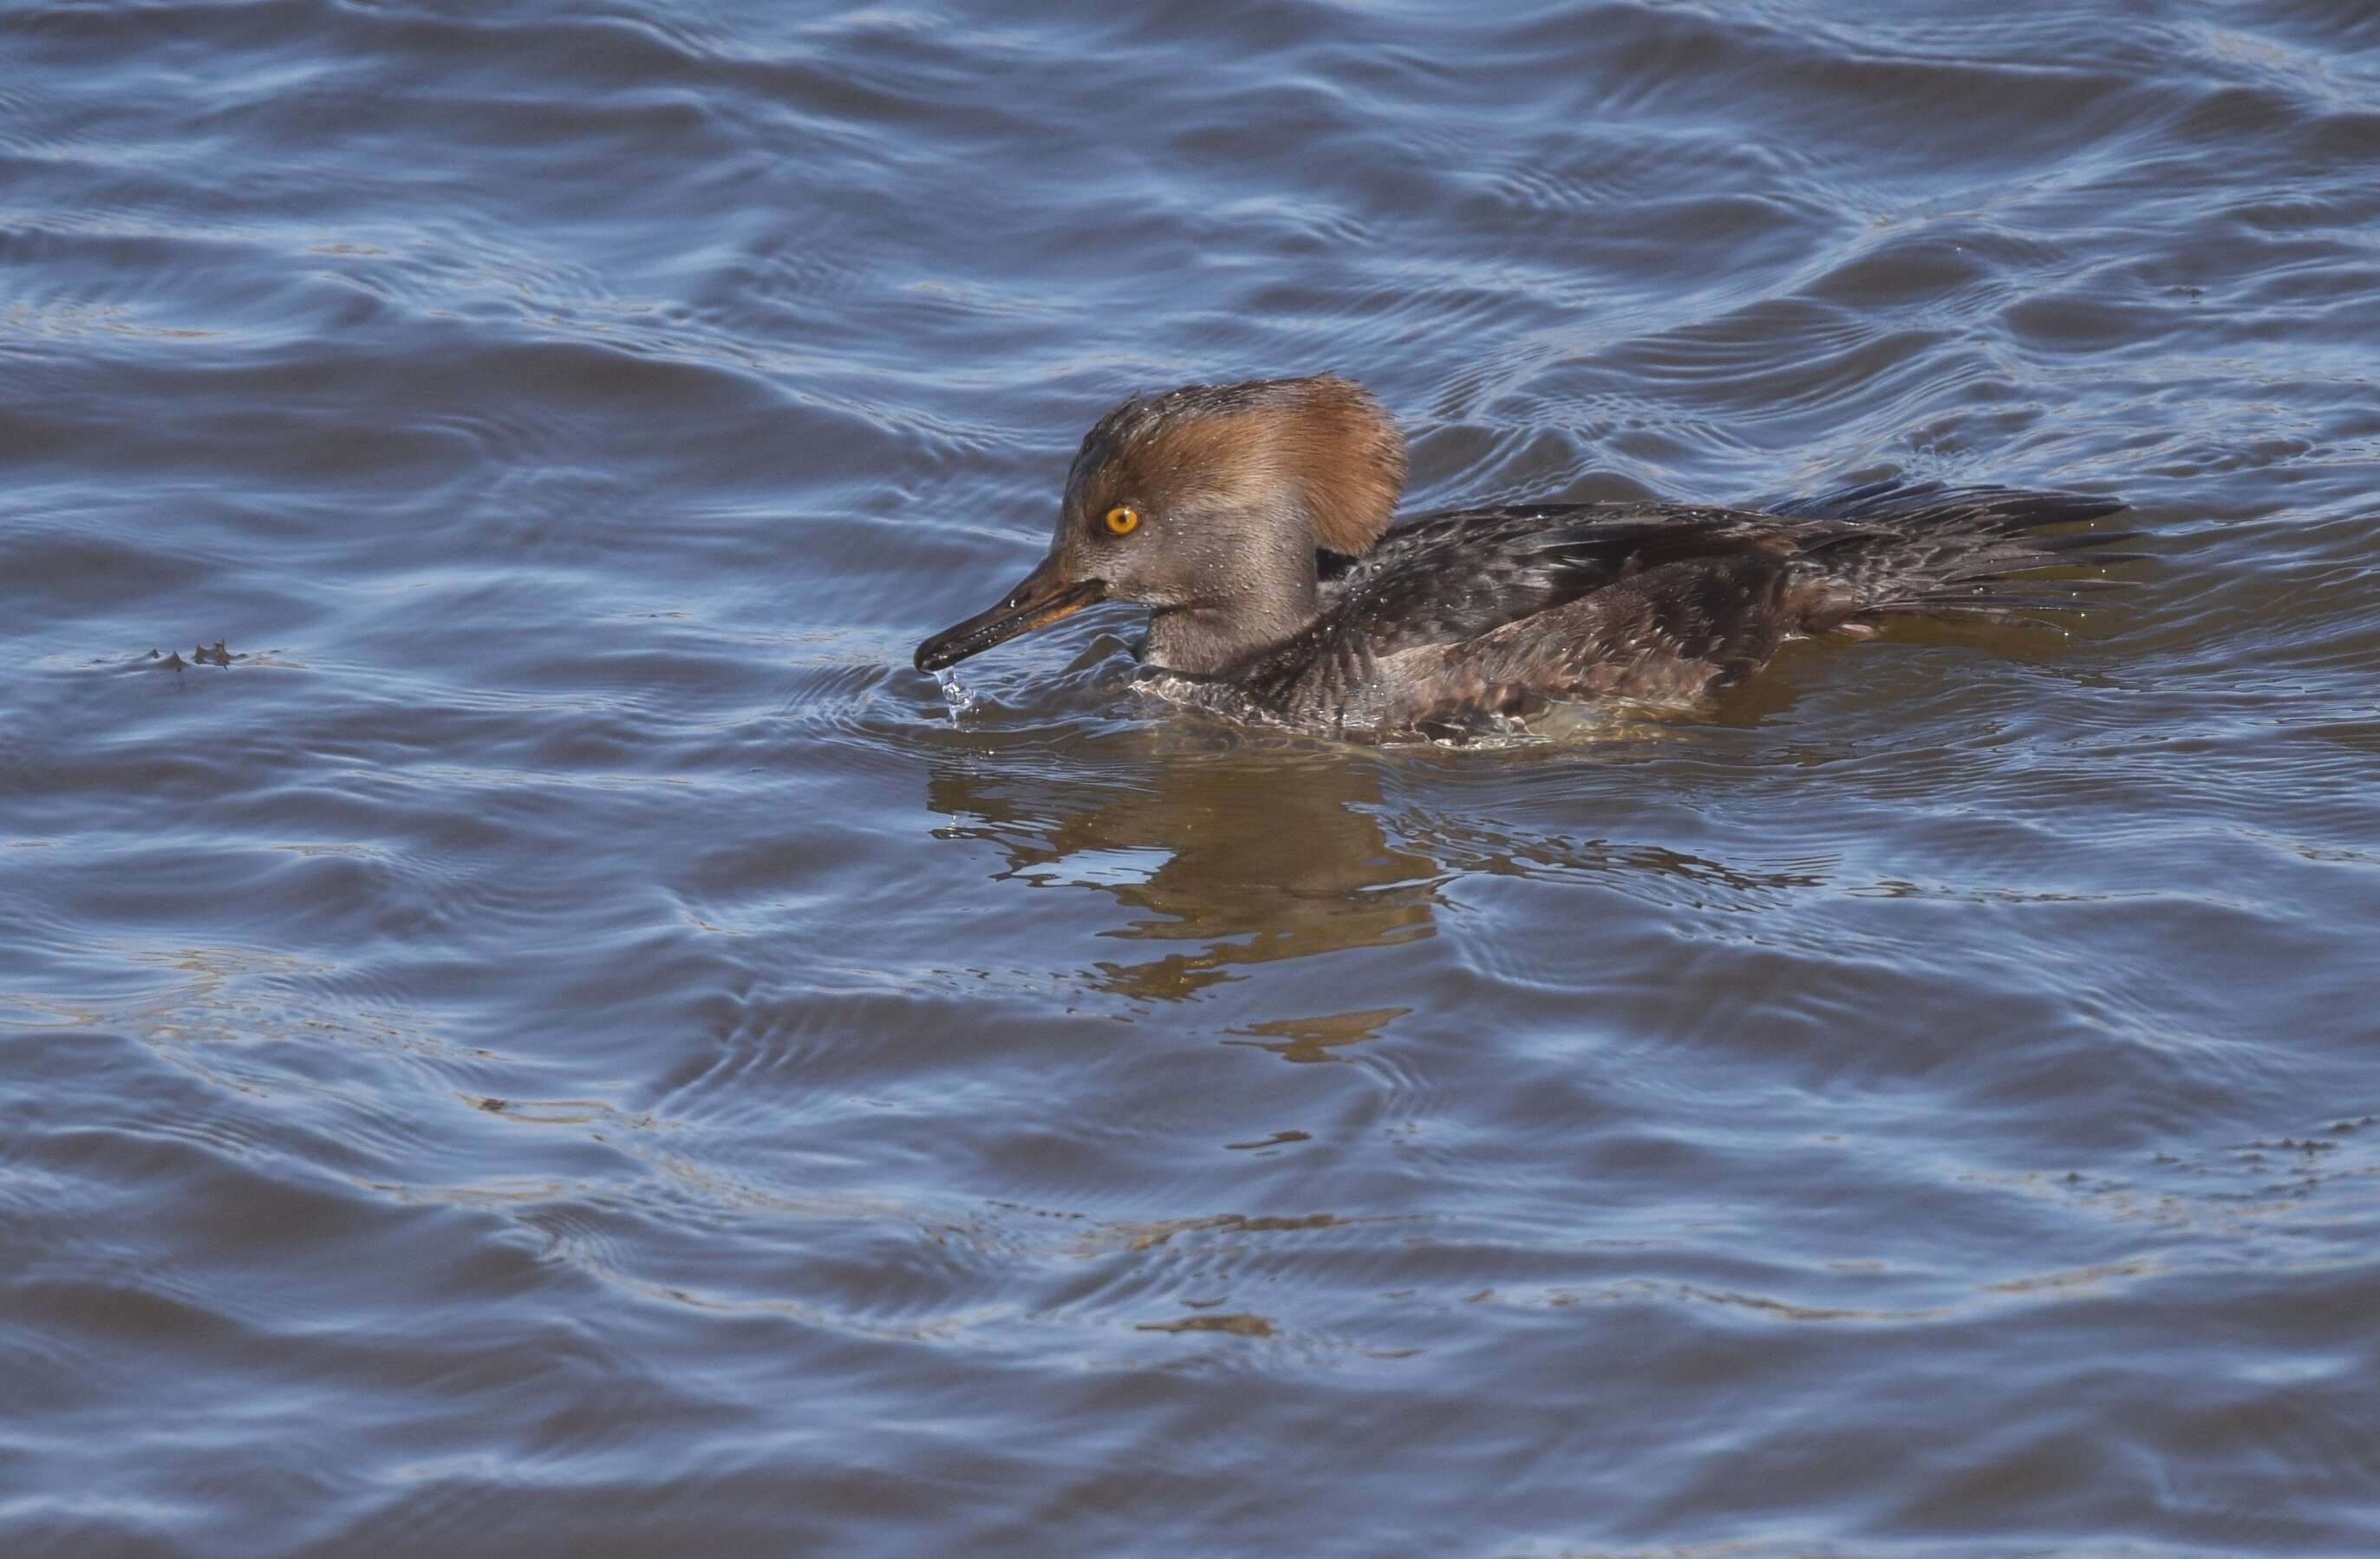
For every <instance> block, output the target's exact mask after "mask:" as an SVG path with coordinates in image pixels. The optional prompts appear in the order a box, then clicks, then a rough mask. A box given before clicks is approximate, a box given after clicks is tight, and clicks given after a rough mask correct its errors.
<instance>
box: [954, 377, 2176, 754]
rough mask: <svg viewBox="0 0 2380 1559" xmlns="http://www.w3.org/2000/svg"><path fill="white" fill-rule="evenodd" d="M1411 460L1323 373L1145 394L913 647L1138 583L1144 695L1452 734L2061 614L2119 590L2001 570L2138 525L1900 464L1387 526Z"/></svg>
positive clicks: (1694, 691)
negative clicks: (1951, 630)
mask: <svg viewBox="0 0 2380 1559" xmlns="http://www.w3.org/2000/svg"><path fill="white" fill-rule="evenodd" d="M1404 478H1405V451H1404V440H1403V437H1402V436H1401V435H1400V434H1399V433H1398V432H1397V428H1396V424H1395V423H1394V422H1393V421H1391V420H1390V418H1389V415H1388V413H1387V412H1385V411H1383V410H1382V409H1381V408H1380V406H1379V403H1378V402H1377V401H1375V400H1374V399H1373V398H1372V397H1371V396H1369V395H1368V394H1366V392H1365V391H1364V390H1363V389H1362V388H1360V387H1359V386H1357V385H1355V384H1351V383H1349V382H1348V381H1346V380H1344V379H1341V378H1339V377H1337V376H1335V375H1332V374H1318V375H1316V376H1314V377H1312V378H1305V379H1262V380H1254V381H1251V382H1249V383H1246V384H1186V385H1184V386H1183V387H1182V388H1181V389H1178V390H1172V391H1169V392H1168V393H1166V394H1164V395H1161V396H1135V397H1133V398H1132V399H1131V400H1128V401H1126V402H1124V403H1123V405H1122V406H1119V407H1117V408H1115V409H1114V410H1112V411H1111V412H1109V413H1108V414H1107V415H1106V416H1104V417H1102V418H1100V419H1099V421H1098V422H1097V423H1096V424H1095V425H1093V427H1092V429H1091V431H1090V432H1089V433H1088V434H1087V436H1086V437H1085V438H1084V440H1083V447H1082V449H1081V451H1080V452H1079V453H1078V454H1076V455H1075V463H1074V467H1073V469H1071V470H1070V471H1069V472H1068V473H1067V476H1066V492H1065V497H1064V500H1063V501H1062V504H1061V505H1060V507H1059V511H1058V529H1057V534H1056V536H1055V537H1054V538H1053V539H1052V540H1051V542H1050V552H1049V555H1047V556H1046V557H1044V558H1043V559H1042V560H1041V562H1040V564H1039V565H1038V566H1037V567H1035V568H1034V570H1033V571H1032V572H1031V573H1030V574H1027V575H1026V577H1025V579H1024V581H1023V582H1022V583H1020V584H1019V585H1018V586H1017V587H1016V588H1015V589H1014V590H1013V591H1010V592H1009V593H1008V595H1007V596H1006V597H1005V598H1003V599H1002V601H1001V603H999V604H998V605H996V606H994V607H992V608H991V609H990V611H987V612H983V613H981V614H978V615H976V616H973V617H970V618H968V619H967V620H966V621H965V622H963V623H960V624H958V625H956V626H955V627H951V628H948V629H945V630H944V631H943V632H941V633H938V634H936V635H934V637H933V638H931V639H927V640H926V641H925V642H924V643H923V644H920V645H919V646H917V669H918V670H920V671H940V670H941V669H942V668H943V667H945V666H950V665H954V664H957V663H958V662H960V661H963V660H965V659H966V658H967V657H968V656H970V655H973V654H976V653H977V652H981V651H984V650H988V649H990V647H991V646H993V645H995V644H998V643H1000V642H1002V640H1004V639H1012V638H1014V637H1015V636H1016V635H1017V634H1020V633H1024V632H1026V631H1027V630H1028V629H1032V628H1037V627H1042V626H1044V625H1045V624H1049V623H1054V622H1056V621H1057V620H1058V619H1059V618H1061V617H1065V616H1070V615H1073V614H1075V612H1078V611H1080V610H1081V609H1082V608H1084V607H1086V606H1087V605H1090V604H1091V603H1094V602H1099V601H1130V602H1137V603H1141V604H1144V605H1146V606H1147V607H1148V608H1149V609H1150V617H1149V625H1148V639H1147V643H1146V644H1145V645H1144V646H1143V647H1142V652H1141V661H1142V667H1141V676H1140V678H1139V682H1140V684H1141V685H1142V686H1143V687H1146V688H1148V689H1149V690H1151V691H1153V692H1156V693H1159V694H1160V695H1162V696H1165V697H1167V698H1169V699H1172V700H1177V701H1180V702H1184V703H1192V704H1197V705H1201V706H1203V707H1206V708H1209V709H1213V710H1217V711H1220V712H1221V713H1227V714H1230V715H1233V716H1236V717H1238V718H1240V719H1244V720H1253V721H1259V722H1265V723H1270V724H1280V725H1293V726H1297V727H1301V728H1303V729H1306V730H1313V731H1320V732H1324V733H1328V734H1330V735H1333V736H1340V737H1358V738H1363V739H1369V740H1379V739H1384V738H1390V737H1400V736H1444V735H1452V734H1459V733H1462V732H1466V731H1475V730H1480V729H1502V728H1510V727H1511V725H1513V724H1514V723H1516V722H1522V721H1525V720H1526V719H1527V717H1528V716H1529V715H1531V714H1533V713H1536V712H1537V711H1539V710H1541V709H1543V708H1545V707H1546V706H1547V705H1548V704H1550V703H1554V702H1561V701H1571V700H1585V699H1594V698H1606V697H1618V698H1632V699H1644V700H1660V701H1683V700H1691V699H1693V698H1694V697H1696V696H1697V695H1699V694H1701V693H1703V692H1705V691H1706V690H1707V689H1710V688H1718V687H1724V686H1726V685H1727V684H1729V683H1731V682H1735V681H1738V680H1741V679H1742V678H1743V677H1745V676H1749V675H1751V674H1752V673H1753V672H1755V671H1757V670H1759V669H1760V667H1762V666H1763V665H1765V664H1767V663H1768V660H1769V658H1770V657H1771V656H1772V655H1774V654H1775V653H1776V651H1777V648H1778V646H1779V644H1781V643H1783V642H1784V641H1785V640H1786V639H1793V638H1800V637H1805V636H1815V635H1817V634H1823V633H1835V634H1840V635H1844V636H1846V637H1849V638H1854V639H1865V638H1868V637H1870V636H1872V635H1874V634H1875V632H1876V627H1877V624H1878V623H1879V621H1880V620H1881V619H1883V618H1885V617H1888V616H1891V615H1897V614H1906V613H1938V612H1949V613H1964V614H1972V615H1986V616H1995V617H2005V616H2010V615H2021V614H2025V613H2029V612H2034V611H2040V610H2045V609H2054V608H2060V607H2072V606H2075V605H2077V604H2079V601H2078V599H2077V598H2078V597H2079V596H2081V595H2083V593H2086V592H2088V591H2092V590H2105V589H2113V588H2117V587H2116V586H2115V585H2113V584H2112V583H2111V582H2109V581H2106V580H2097V579H2054V580H2052V579H2026V580H2022V581H2020V582H2018V583H2016V584H2015V585H2014V587H2013V588H2011V587H2010V583H2009V576H2010V575H2011V574H2019V573H2025V572H2027V571H2030V570H2034V569H2040V568H2046V567H2050V566H2057V565H2062V564H2070V563H2073V562H2075V561H2078V560H2077V559H2075V558H2074V557H2072V556H2071V555H2070V554H2074V553H2078V552H2082V551H2083V550H2085V549H2090V548H2095V547H2100V546H2104V545H2105V544H2107V543H2108V542H2117V541H2123V540H2128V539H2130V538H2129V536H2126V535H2116V534H2110V533H2106V532H2088V531H2086V532H2080V533H2071V534H2064V535H2058V536H2054V537H2047V536H2042V535H2039V534H2037V532H2038V531H2040V530H2043V529H2044V528H2046V527H2050V526H2057V525H2064V524H2069V523H2074V522H2079V521H2084V520H2092V519H2097V518H2101V517H2102V516H2105V515H2109V514H2113V513H2115V512H2116V511H2118V510H2119V509H2122V508H2123V507H2124V506H2125V505H2123V504H2122V503H2120V502H2119V501H2117V500H2115V499H2112V498H2098V497H2086V496H2083V495H2080V494H2076V493H2022V492H2016V491H2013V490H2011V489H2008V488H1997V487H1976V488H1946V487H1943V486H1941V485H1939V484H1928V485H1924V486H1900V485H1897V484H1894V483H1889V482H1887V483H1878V484H1875V485H1871V486H1867V487H1862V488H1855V489H1852V490H1851V491H1848V492H1845V493H1837V494H1834V495H1833V496H1832V497H1829V498H1827V499H1824V500H1821V501H1818V502H1816V503H1811V504H1803V505H1785V506H1783V507H1781V508H1779V509H1776V510H1773V511H1769V512H1755V511H1750V510H1743V509H1730V508H1712V507H1706V506H1704V505H1693V504H1668V503H1658V502H1635V501H1621V502H1606V503H1595V504H1558V505H1504V506H1499V507H1494V508H1477V509H1454V510H1444V511H1440V512H1438V513H1433V514H1425V515H1420V516H1416V517H1415V518H1410V519H1407V520H1405V521H1404V522H1403V523H1402V524H1400V525H1397V526H1396V527H1395V528H1393V529H1391V528H1390V523H1389V521H1390V515H1391V514H1392V513H1393V511H1394V510H1395V508H1396V504H1397V499H1398V497H1399V495H1400V494H1401V493H1403V489H1404ZM2132 555H2136V554H2107V553H2101V554H2096V555H2095V557H2093V558H2090V559H2087V560H2083V561H2091V562H2102V563H2105V562H2119V561H2128V560H2129V559H2130V557H2131V556H2132Z"/></svg>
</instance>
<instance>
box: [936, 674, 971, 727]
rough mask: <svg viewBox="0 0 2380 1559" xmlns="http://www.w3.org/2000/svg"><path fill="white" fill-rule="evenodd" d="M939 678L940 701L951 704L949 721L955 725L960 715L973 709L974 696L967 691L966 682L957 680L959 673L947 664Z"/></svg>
mask: <svg viewBox="0 0 2380 1559" xmlns="http://www.w3.org/2000/svg"><path fill="white" fill-rule="evenodd" d="M940 680H941V685H942V701H943V702H944V703H947V704H949V705H950V706H951V723H952V724H953V725H956V724H957V723H958V721H959V719H960V717H961V716H963V715H965V714H968V713H972V712H973V711H974V709H975V706H976V703H977V700H976V696H975V695H974V694H973V693H971V692H968V691H967V688H966V684H965V683H964V682H961V681H960V680H959V674H958V673H957V672H954V671H953V670H952V669H951V668H950V667H948V666H944V667H943V668H942V669H941V673H940Z"/></svg>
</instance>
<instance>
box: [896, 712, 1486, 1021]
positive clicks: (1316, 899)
mask: <svg viewBox="0 0 2380 1559" xmlns="http://www.w3.org/2000/svg"><path fill="white" fill-rule="evenodd" d="M1379 782H1380V772H1379V767H1378V762H1377V761H1374V760H1372V759H1370V758H1369V757H1367V756H1365V755H1360V754H1354V753H1346V752H1339V751H1324V752H1320V753H1312V754H1308V753H1300V752H1295V751H1287V752H1284V751H1282V750H1280V749H1266V748H1252V749H1245V750H1231V749H1227V750H1222V751H1200V752H1169V753H1160V754H1155V755H1152V757H1151V760H1150V761H1147V762H1135V763H1131V764H1119V765H1111V766H1109V767H1108V768H1107V769H1106V770H1105V772H1104V773H1100V774H1099V775H1098V776H1097V777H1092V775H1091V773H1089V772H1088V766H1087V765H1074V766H1071V767H1070V768H1069V770H1068V771H1067V772H1063V773H1043V772H1039V771H1038V769H1028V768H1026V767H1024V766H1022V765H1019V766H1015V767H1002V768H993V767H989V766H985V765H981V764H979V763H978V762H976V761H960V760H955V759H953V760H950V761H942V762H939V763H937V764H936V765H935V767H934V770H933V772H932V773H930V775H929V779H928V782H927V790H928V794H927V801H928V805H929V806H930V807H931V808H932V809H933V810H935V811H937V812H940V813H941V814H943V815H944V816H946V817H948V818H950V819H951V820H952V821H951V822H950V823H949V824H948V825H947V827H946V828H945V829H944V830H943V832H945V833H946V834H951V835H953V836H956V837H962V838H977V839H985V840H989V841H990V842H992V843H994V844H996V845H998V846H999V847H1000V848H1001V850H1002V853H1003V854H1004V856H1005V857H1006V859H1007V867H1006V870H1005V871H1002V873H1000V875H1002V877H1025V878H1028V879H1032V880H1036V881H1045V882H1062V883H1074V884H1079V885H1082V886H1086V887H1096V888H1099V889H1100V890H1102V891H1104V892H1106V893H1109V894H1111V895H1113V896H1114V897H1115V898H1116V900H1117V901H1118V902H1119V903H1121V904H1123V905H1124V906H1126V907H1129V908H1130V909H1132V910H1135V911H1137V912H1139V913H1138V914H1136V915H1135V918H1134V919H1132V920H1130V921H1129V922H1128V923H1126V924H1124V925H1123V926H1120V927H1117V928H1116V929H1114V930H1113V931H1111V932H1106V933H1104V934H1106V935H1109V936H1113V937H1117V938H1121V939H1123V940H1125V941H1128V942H1137V943H1144V944H1159V946H1160V947H1161V949H1162V951H1157V952H1156V954H1155V956H1150V957H1147V958H1141V959H1103V960H1100V961H1099V962H1097V963H1096V964H1094V966H1093V968H1092V972H1091V976H1090V978H1091V983H1092V984H1093V985H1094V987H1095V988H1097V989H1099V990H1103V991H1107V992H1109V993H1113V994H1115V995H1119V996H1123V997H1127V998H1130V999H1133V1000H1137V1001H1179V1000H1183V999H1185V998H1187V997H1190V996H1194V995H1196V994H1198V993H1200V992H1203V991H1206V990H1208V989H1209V988H1211V987H1213V986H1216V985H1218V984H1220V983H1222V982H1224V981H1227V980H1232V979H1233V978H1234V975H1233V968H1235V967H1237V966H1242V965H1252V964H1269V963H1276V962H1280V961H1282V960H1288V959H1299V958H1308V957H1313V956H1317V955H1320V954H1328V953H1341V952H1346V951H1349V950H1352V949H1357V948H1366V947H1379V946H1385V945H1388V944H1392V943H1400V942H1409V941H1414V940H1417V939H1420V938H1424V937H1427V936H1429V935H1431V934H1432V932H1433V930H1434V928H1433V925H1432V921H1431V916H1432V913H1433V910H1434V908H1435V907H1436V905H1437V902H1438V890H1439V883H1440V882H1441V881H1442V880H1443V878H1444V873H1443V872H1442V871H1440V869H1439V866H1438V865H1437V863H1436V862H1434V861H1432V860H1431V859H1429V858H1428V857H1427V856H1425V855H1422V854H1420V853H1418V852H1416V851H1415V850H1412V849H1410V848H1406V847H1403V846H1400V845H1397V844H1393V843H1391V842H1390V838H1389V835H1388V833H1387V831H1386V830H1385V829H1383V828H1382V827H1381V825H1380V822H1379V821H1378V818H1377V817H1375V816H1374V815H1373V809H1377V808H1378V807H1379V806H1380V805H1381V796H1380V783H1379ZM1118 861H1123V862H1127V863H1129V864H1130V870H1126V871H1116V870H1113V869H1112V867H1113V863H1115V862H1118ZM1185 944H1187V945H1185Z"/></svg>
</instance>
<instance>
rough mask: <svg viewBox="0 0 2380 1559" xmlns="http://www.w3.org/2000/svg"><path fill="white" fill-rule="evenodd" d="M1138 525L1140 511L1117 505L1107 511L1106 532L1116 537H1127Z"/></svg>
mask: <svg viewBox="0 0 2380 1559" xmlns="http://www.w3.org/2000/svg"><path fill="white" fill-rule="evenodd" d="M1139 524H1140V511H1139V510H1138V509H1135V508H1134V507H1132V506H1131V505H1128V504H1118V505H1116V506H1115V507H1113V508H1111V509H1110V510H1109V511H1108V530H1110V531H1111V532H1113V533H1114V534H1116V535H1118V536H1129V535H1131V534H1132V533H1133V531H1134V530H1135V529H1136V528H1137V527H1138V526H1139Z"/></svg>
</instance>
